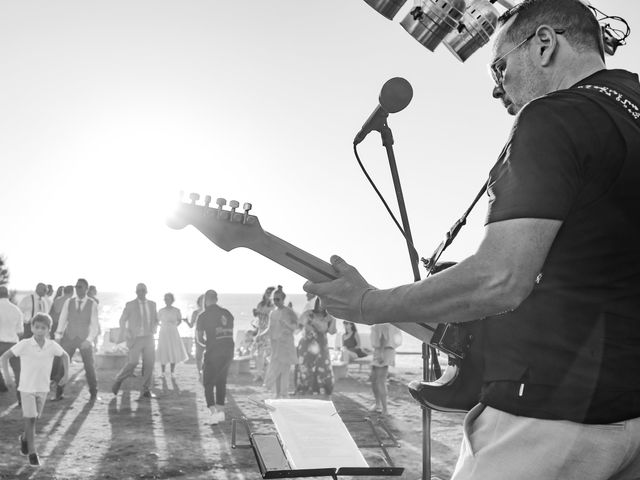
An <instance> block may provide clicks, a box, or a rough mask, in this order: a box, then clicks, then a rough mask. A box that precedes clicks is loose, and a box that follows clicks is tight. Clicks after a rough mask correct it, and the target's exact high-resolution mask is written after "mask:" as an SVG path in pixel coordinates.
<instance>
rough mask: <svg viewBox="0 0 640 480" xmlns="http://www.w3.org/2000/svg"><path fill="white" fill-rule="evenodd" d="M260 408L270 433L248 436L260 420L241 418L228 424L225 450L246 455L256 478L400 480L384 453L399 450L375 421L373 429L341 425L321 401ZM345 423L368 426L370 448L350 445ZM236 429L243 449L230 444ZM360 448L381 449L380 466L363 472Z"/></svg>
mask: <svg viewBox="0 0 640 480" xmlns="http://www.w3.org/2000/svg"><path fill="white" fill-rule="evenodd" d="M262 406H264V407H265V408H267V409H268V410H269V413H270V416H271V421H272V422H273V424H274V425H275V428H276V432H273V433H258V432H254V431H252V429H251V426H250V422H255V421H264V420H255V419H254V420H250V419H247V418H246V417H241V418H233V419H232V431H231V448H250V449H252V450H253V453H254V454H255V457H256V462H257V463H258V468H259V469H260V474H261V475H262V478H303V477H323V476H325V477H332V478H333V479H337V478H338V477H339V476H343V475H349V476H363V475H367V476H400V475H402V473H403V472H404V468H402V467H396V466H395V465H394V464H393V461H392V460H391V457H390V456H389V453H388V452H387V448H388V447H398V446H399V445H398V443H397V441H396V439H395V438H394V437H393V434H392V433H391V432H390V431H389V429H388V428H387V427H386V425H384V423H382V422H381V421H380V420H378V421H377V422H376V423H374V422H373V421H372V420H371V418H369V417H362V418H359V419H350V420H343V419H342V418H341V417H340V415H339V414H338V412H337V411H336V410H335V406H334V405H333V402H331V401H324V400H311V399H300V400H298V399H295V400H267V401H266V402H265V403H264V404H262ZM345 423H363V424H365V425H368V426H369V427H370V430H371V436H370V437H369V438H374V439H375V442H371V443H367V444H362V445H356V443H355V440H354V439H353V438H352V437H351V434H350V433H349V431H348V430H347V428H346V426H345ZM239 424H242V425H243V426H244V429H245V432H246V434H247V438H248V440H249V443H248V444H238V443H237V441H236V439H237V429H238V425H239ZM376 425H377V426H378V427H380V428H381V429H382V430H383V431H384V432H385V435H386V437H387V438H386V439H383V438H381V435H380V434H379V432H378V430H376ZM303 437H304V439H303ZM287 441H288V442H289V446H287ZM361 448H379V449H381V450H382V453H383V455H384V460H385V463H386V465H385V466H381V467H371V466H369V465H368V464H367V462H366V460H365V459H364V457H363V456H362V454H361V453H360V449H361ZM325 449H326V450H325ZM318 452H320V453H318ZM325 452H326V455H325ZM336 463H338V464H337V465H336Z"/></svg>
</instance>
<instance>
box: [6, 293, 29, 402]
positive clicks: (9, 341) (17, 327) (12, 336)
mask: <svg viewBox="0 0 640 480" xmlns="http://www.w3.org/2000/svg"><path fill="white" fill-rule="evenodd" d="M23 332H24V326H23V324H22V312H21V311H20V309H19V308H18V307H16V306H15V305H14V304H13V303H11V302H10V301H9V290H8V289H7V287H5V286H0V355H2V354H3V353H4V352H6V351H7V350H9V349H10V348H11V347H13V346H14V345H15V344H16V343H18V341H19V339H20V335H22V333H23ZM10 364H11V369H12V370H13V375H14V376H15V378H16V383H18V382H19V381H20V361H19V360H18V358H16V357H14V358H12V359H11V360H10ZM7 391H8V388H7V385H6V383H5V381H4V378H3V377H2V374H1V373H0V393H2V392H7ZM17 395H18V401H20V393H19V392H18V394H17Z"/></svg>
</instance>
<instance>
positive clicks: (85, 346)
mask: <svg viewBox="0 0 640 480" xmlns="http://www.w3.org/2000/svg"><path fill="white" fill-rule="evenodd" d="M80 349H81V350H92V349H93V344H92V343H91V342H90V341H89V340H84V341H83V342H82V343H81V344H80Z"/></svg>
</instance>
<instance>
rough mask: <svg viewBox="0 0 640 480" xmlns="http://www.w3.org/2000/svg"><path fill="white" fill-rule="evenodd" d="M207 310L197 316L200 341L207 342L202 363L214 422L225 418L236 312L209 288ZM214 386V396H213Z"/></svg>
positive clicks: (205, 387)
mask: <svg viewBox="0 0 640 480" xmlns="http://www.w3.org/2000/svg"><path fill="white" fill-rule="evenodd" d="M204 306H205V308H204V311H203V312H202V313H201V314H200V315H198V319H197V320H196V334H197V336H198V341H200V343H202V344H203V345H205V350H204V364H203V384H204V396H205V398H206V401H207V408H209V411H210V412H211V420H212V423H214V424H217V423H218V422H224V420H225V413H224V403H225V396H226V392H227V375H228V373H229V366H230V365H231V362H232V360H233V350H234V342H233V315H232V314H231V312H229V310H227V309H226V308H222V307H220V306H219V305H218V294H217V293H216V291H215V290H207V291H206V293H205V294H204ZM214 388H215V397H214Z"/></svg>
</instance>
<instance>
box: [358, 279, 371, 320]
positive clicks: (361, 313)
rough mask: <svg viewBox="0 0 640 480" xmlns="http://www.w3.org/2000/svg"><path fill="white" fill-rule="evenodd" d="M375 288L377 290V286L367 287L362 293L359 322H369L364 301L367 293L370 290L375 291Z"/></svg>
mask: <svg viewBox="0 0 640 480" xmlns="http://www.w3.org/2000/svg"><path fill="white" fill-rule="evenodd" d="M373 290H375V288H373V287H369V288H367V289H366V290H364V291H363V292H362V295H360V309H359V312H358V320H359V323H367V321H366V320H365V305H364V302H365V297H366V296H367V294H368V293H369V292H371V291H373Z"/></svg>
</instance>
